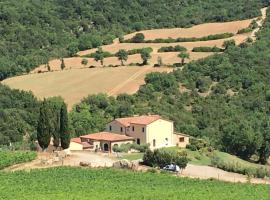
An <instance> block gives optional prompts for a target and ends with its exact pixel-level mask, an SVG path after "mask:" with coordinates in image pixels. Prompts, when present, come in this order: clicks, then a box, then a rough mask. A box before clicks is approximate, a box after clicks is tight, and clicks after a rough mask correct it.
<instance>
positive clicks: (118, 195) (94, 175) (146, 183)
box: [0, 167, 269, 200]
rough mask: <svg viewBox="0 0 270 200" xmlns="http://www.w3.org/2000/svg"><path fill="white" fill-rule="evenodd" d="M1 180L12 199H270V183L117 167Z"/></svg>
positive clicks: (7, 176)
mask: <svg viewBox="0 0 270 200" xmlns="http://www.w3.org/2000/svg"><path fill="white" fill-rule="evenodd" d="M52 182H53V183H54V184H52ZM0 184H1V187H0V193H1V198H2V199H12V200H30V199H31V200H32V199H59V200H62V199H63V200H69V199H70V200H71V199H82V200H84V199H85V200H86V199H93V200H94V199H99V200H105V199H157V200H161V199H172V200H174V199H175V200H176V199H186V200H194V199H211V200H227V199H239V200H249V199H250V200H251V199H252V200H253V199H260V200H267V199H269V195H268V194H269V186H268V185H256V184H255V185H252V184H235V183H225V182H220V181H213V180H212V181H210V180H204V181H203V180H197V179H189V178H179V177H173V176H171V175H168V174H153V173H142V172H132V171H127V170H117V169H82V168H70V167H64V168H51V169H42V170H32V171H30V172H25V171H19V172H14V173H3V172H2V173H0ZM90 186H91V187H90ZM44 188H46V190H45V189H44ZM14 191H16V192H14ZM48 191H53V192H48ZM210 191H211V192H210ZM85 194H91V196H89V195H85Z"/></svg>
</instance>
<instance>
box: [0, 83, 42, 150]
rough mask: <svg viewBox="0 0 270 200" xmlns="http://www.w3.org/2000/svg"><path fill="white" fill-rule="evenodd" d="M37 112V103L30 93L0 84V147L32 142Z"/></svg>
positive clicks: (28, 147)
mask: <svg viewBox="0 0 270 200" xmlns="http://www.w3.org/2000/svg"><path fill="white" fill-rule="evenodd" d="M38 110H39V102H38V101H37V99H36V97H34V95H33V94H32V93H30V92H23V91H19V90H11V89H9V88H8V87H6V86H3V85H1V84H0V146H1V145H10V143H11V145H12V147H13V146H14V145H15V146H20V145H22V143H25V142H26V143H31V142H33V141H34V140H35V138H36V136H35V135H36V126H37V119H38V114H39V113H38ZM26 148H27V149H30V146H29V145H27V147H26Z"/></svg>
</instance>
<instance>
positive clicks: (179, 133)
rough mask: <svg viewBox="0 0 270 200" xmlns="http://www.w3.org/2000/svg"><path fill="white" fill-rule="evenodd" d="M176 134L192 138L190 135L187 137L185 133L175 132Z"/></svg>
mask: <svg viewBox="0 0 270 200" xmlns="http://www.w3.org/2000/svg"><path fill="white" fill-rule="evenodd" d="M174 134H175V135H181V136H185V137H191V136H190V135H187V134H184V133H177V132H175V133H174Z"/></svg>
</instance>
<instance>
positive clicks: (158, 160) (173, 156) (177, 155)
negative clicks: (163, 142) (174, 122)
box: [143, 148, 188, 169]
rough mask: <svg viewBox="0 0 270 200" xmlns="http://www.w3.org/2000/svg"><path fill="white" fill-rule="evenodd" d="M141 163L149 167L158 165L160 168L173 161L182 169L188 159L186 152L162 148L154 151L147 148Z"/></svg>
mask: <svg viewBox="0 0 270 200" xmlns="http://www.w3.org/2000/svg"><path fill="white" fill-rule="evenodd" d="M143 163H144V164H145V165H148V166H151V167H154V166H158V167H160V168H163V167H165V166H166V165H169V164H171V163H175V164H176V165H178V166H179V167H180V168H181V169H184V168H185V167H186V166H187V163H188V159H187V153H186V152H176V151H172V150H168V149H165V148H164V149H156V150H154V151H151V150H147V151H146V152H145V154H144V156H143Z"/></svg>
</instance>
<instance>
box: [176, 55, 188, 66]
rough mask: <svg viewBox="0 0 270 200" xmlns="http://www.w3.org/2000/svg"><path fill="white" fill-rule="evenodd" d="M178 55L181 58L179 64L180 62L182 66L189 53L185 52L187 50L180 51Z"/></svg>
mask: <svg viewBox="0 0 270 200" xmlns="http://www.w3.org/2000/svg"><path fill="white" fill-rule="evenodd" d="M178 57H179V58H181V64H182V66H184V64H185V60H186V59H189V57H190V56H189V53H187V52H181V53H179V54H178Z"/></svg>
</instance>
